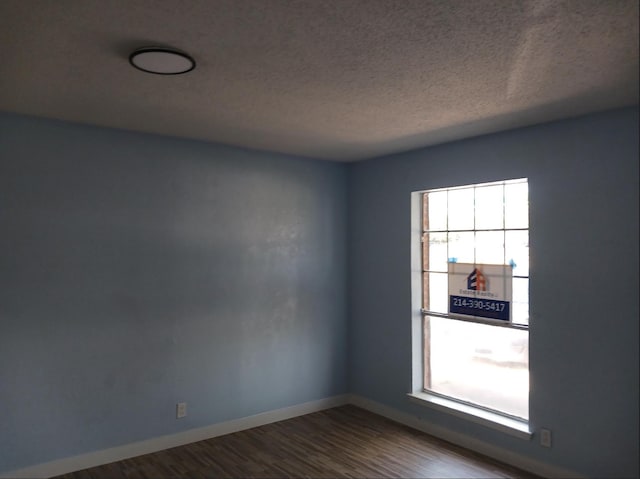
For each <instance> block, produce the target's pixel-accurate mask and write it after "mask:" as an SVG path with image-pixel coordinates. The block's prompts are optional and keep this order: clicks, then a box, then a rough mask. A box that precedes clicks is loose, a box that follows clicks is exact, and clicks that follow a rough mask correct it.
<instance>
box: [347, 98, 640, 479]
mask: <svg viewBox="0 0 640 479" xmlns="http://www.w3.org/2000/svg"><path fill="white" fill-rule="evenodd" d="M521 177H527V178H529V191H530V214H531V217H530V247H531V284H530V298H531V305H530V313H531V325H530V374H531V396H530V420H531V423H532V425H533V427H534V428H536V430H537V429H539V428H540V427H546V428H550V429H551V430H552V431H553V447H552V448H551V449H544V448H541V447H540V446H539V444H538V437H537V436H536V437H534V439H533V440H532V441H530V442H527V441H523V440H522V439H516V438H512V437H510V436H504V435H503V434H501V433H499V432H496V431H493V430H489V429H486V428H483V427H482V426H479V425H475V424H470V423H468V422H465V421H463V420H461V419H457V418H454V417H450V416H447V415H444V414H442V413H439V412H436V411H433V410H430V409H426V408H422V407H420V406H418V405H415V404H413V403H409V402H408V401H407V398H406V396H405V395H406V393H407V392H408V391H410V390H411V323H410V321H411V284H410V280H411V276H410V225H411V223H410V220H411V217H410V195H411V192H412V191H418V190H423V189H429V188H439V187H447V186H454V185H465V184H470V183H478V182H485V181H493V180H502V179H509V178H521ZM349 190H350V192H349V195H350V196H349V204H350V211H349V217H350V230H349V283H350V290H349V291H350V299H349V301H350V306H349V308H350V324H349V327H350V342H349V351H350V359H349V360H350V380H349V386H350V389H351V391H352V392H353V393H356V394H359V395H362V396H364V397H367V398H370V399H373V400H375V401H378V402H381V403H383V404H386V405H388V406H391V407H394V408H396V409H399V410H402V411H404V412H407V413H410V414H414V415H415V416H420V417H422V418H424V419H426V420H428V421H431V422H433V423H435V424H437V425H440V426H443V427H447V428H450V429H451V430H454V431H457V432H461V433H465V434H469V435H472V436H474V437H475V438H477V439H480V440H484V441H486V442H487V443H490V444H494V445H497V446H499V447H503V448H506V449H509V450H512V451H514V452H517V453H521V454H526V455H527V456H529V457H532V458H534V459H538V460H541V461H544V462H548V463H551V464H555V465H557V466H561V467H565V468H570V469H573V470H575V471H577V472H579V473H582V474H586V475H589V476H591V477H620V476H630V477H637V476H638V473H639V472H638V420H639V418H638V403H639V397H638V381H639V380H638V377H639V371H638V363H639V359H638V286H639V285H638V110H637V108H632V109H623V110H617V111H611V112H606V113H603V114H597V115H591V116H587V117H583V118H579V119H575V120H569V121H562V122H556V123H550V124H545V125H540V126H536V127H531V128H525V129H520V130H514V131H509V132H504V133H500V134H495V135H490V136H485V137H479V138H475V139H470V140H466V141H460V142H456V143H451V144H447V145H442V146H438V147H433V148H427V149H423V150H418V151H412V152H409V153H406V154H400V155H394V156H388V157H384V158H379V159H374V160H370V161H366V162H363V163H358V164H354V165H353V166H352V168H351V171H350V183H349Z"/></svg>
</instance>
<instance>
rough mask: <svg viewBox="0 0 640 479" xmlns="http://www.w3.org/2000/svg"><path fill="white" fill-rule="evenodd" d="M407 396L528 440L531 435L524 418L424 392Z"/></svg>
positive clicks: (413, 400) (423, 404)
mask: <svg viewBox="0 0 640 479" xmlns="http://www.w3.org/2000/svg"><path fill="white" fill-rule="evenodd" d="M407 396H408V397H409V399H410V400H411V401H412V402H415V403H417V404H420V405H422V406H426V407H430V408H433V409H436V410H438V411H441V412H444V413H447V414H451V415H453V416H456V417H459V418H462V419H466V420H468V421H471V422H474V423H476V424H481V425H483V426H486V427H489V428H491V429H495V430H497V431H501V432H504V433H505V434H509V435H511V436H514V437H518V438H520V439H526V440H529V439H531V436H532V435H533V433H532V432H531V430H530V429H529V423H528V422H527V421H524V420H518V419H513V418H510V417H506V416H502V415H501V414H496V413H494V412H490V411H485V410H484V409H480V408H477V407H473V406H471V405H467V404H462V403H459V402H457V401H452V400H451V399H447V398H443V397H440V396H436V395H434V394H429V393H425V392H415V393H409V394H407Z"/></svg>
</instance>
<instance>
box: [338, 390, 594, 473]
mask: <svg viewBox="0 0 640 479" xmlns="http://www.w3.org/2000/svg"><path fill="white" fill-rule="evenodd" d="M349 403H351V404H353V405H355V406H358V407H361V408H362V409H366V410H368V411H371V412H373V413H375V414H379V415H380V416H384V417H386V418H388V419H391V420H393V421H396V422H399V423H401V424H404V425H405V426H409V427H411V428H413V429H417V430H419V431H422V432H426V433H427V434H430V435H432V436H435V437H438V438H440V439H443V440H445V441H448V442H451V443H453V444H457V445H459V446H462V447H464V448H466V449H470V450H472V451H475V452H478V453H480V454H484V455H485V456H489V457H491V458H493V459H496V460H498V461H501V462H504V463H506V464H510V465H512V466H514V467H517V468H519V469H523V470H525V471H529V472H531V473H533V474H536V475H539V476H542V477H549V478H551V477H553V478H574V479H580V478H585V476H583V475H581V474H578V473H576V472H575V471H570V470H568V469H564V468H561V467H558V466H553V465H551V464H547V463H544V462H541V461H537V460H535V459H531V458H530V457H527V456H523V455H522V454H517V453H515V452H511V451H509V450H507V449H503V448H501V447H497V446H492V445H491V444H487V443H485V442H483V441H480V440H479V439H476V438H474V437H471V436H468V435H466V434H461V433H459V432H454V431H451V430H449V429H446V428H443V427H441V426H437V425H435V424H432V423H430V422H427V421H424V420H421V419H419V418H417V417H415V416H412V415H410V414H407V413H404V412H401V411H398V410H397V409H394V408H391V407H389V406H385V405H384V404H380V403H378V402H376V401H372V400H370V399H366V398H364V397H362V396H358V395H357V394H351V395H350V397H349Z"/></svg>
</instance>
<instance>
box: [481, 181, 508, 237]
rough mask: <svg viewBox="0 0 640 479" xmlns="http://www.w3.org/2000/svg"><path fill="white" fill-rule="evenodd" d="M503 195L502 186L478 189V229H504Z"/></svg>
mask: <svg viewBox="0 0 640 479" xmlns="http://www.w3.org/2000/svg"><path fill="white" fill-rule="evenodd" d="M502 195H503V186H502V185H495V186H482V187H479V188H476V199H475V205H476V207H475V214H476V229H500V228H503V224H504V222H503V216H504V209H503V207H502V202H503V199H502Z"/></svg>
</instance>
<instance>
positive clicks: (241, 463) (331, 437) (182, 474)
mask: <svg viewBox="0 0 640 479" xmlns="http://www.w3.org/2000/svg"><path fill="white" fill-rule="evenodd" d="M226 477H243V478H244V477H246V478H249V477H251V478H277V477H305V478H334V477H345V478H355V477H365V478H380V477H400V478H405V477H406V478H418V477H425V478H445V477H447V478H497V477H501V478H516V477H524V478H533V477H535V476H533V475H531V474H529V473H526V472H523V471H520V470H518V469H515V468H513V467H511V466H507V465H505V464H501V463H499V462H496V461H494V460H492V459H489V458H487V457H484V456H481V455H478V454H475V453H473V452H470V451H467V450H465V449H462V448H460V447H457V446H454V445H452V444H449V443H447V442H444V441H441V440H439V439H436V438H434V437H431V436H428V435H427V434H424V433H422V432H419V431H416V430H413V429H411V428H408V427H406V426H403V425H401V424H398V423H395V422H393V421H390V420H388V419H386V418H383V417H381V416H378V415H375V414H372V413H370V412H368V411H365V410H363V409H360V408H358V407H356V406H351V405H347V406H341V407H337V408H334V409H328V410H326V411H321V412H316V413H313V414H308V415H306V416H301V417H297V418H294V419H289V420H286V421H281V422H277V423H273V424H268V425H266V426H261V427H256V428H253V429H249V430H246V431H241V432H237V433H234V434H228V435H226V436H220V437H216V438H213V439H208V440H206V441H200V442H197V443H193V444H189V445H187V446H182V447H176V448H173V449H168V450H166V451H161V452H157V453H153V454H147V455H144V456H140V457H136V458H132V459H127V460H124V461H120V462H114V463H111V464H107V465H104V466H99V467H94V468H91V469H85V470H83V471H77V472H74V473H70V474H66V475H63V476H59V478H60V479H61V478H64V479H94V478H95V479H106V478H109V479H111V478H154V479H155V478H190V479H191V478H193V479H197V478H226Z"/></svg>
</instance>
